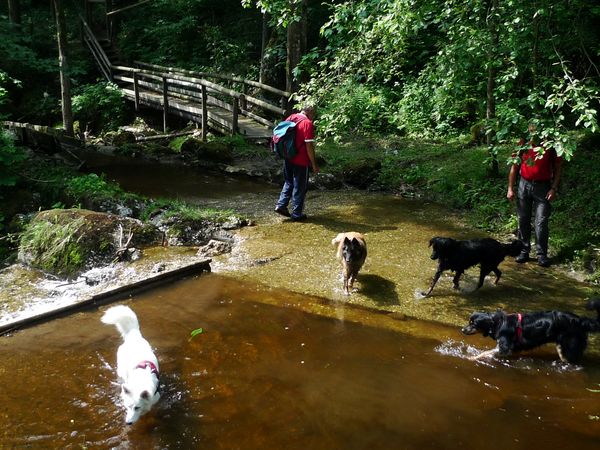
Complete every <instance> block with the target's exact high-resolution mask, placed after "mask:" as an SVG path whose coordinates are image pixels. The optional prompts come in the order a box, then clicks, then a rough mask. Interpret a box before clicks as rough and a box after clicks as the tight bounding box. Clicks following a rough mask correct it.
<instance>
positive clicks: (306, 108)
mask: <svg viewBox="0 0 600 450" xmlns="http://www.w3.org/2000/svg"><path fill="white" fill-rule="evenodd" d="M316 110H317V106H316V105H315V104H314V103H312V102H306V103H304V104H303V105H302V109H301V110H300V111H302V112H313V113H314V112H315V111H316Z"/></svg>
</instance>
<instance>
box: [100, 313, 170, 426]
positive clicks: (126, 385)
mask: <svg viewBox="0 0 600 450" xmlns="http://www.w3.org/2000/svg"><path fill="white" fill-rule="evenodd" d="M101 320H102V322H104V323H106V324H110V325H115V326H116V327H117V330H119V333H121V336H122V337H123V343H122V344H121V345H120V346H119V350H118V351H117V375H118V376H119V378H120V379H121V398H122V399H123V404H124V406H125V410H126V412H127V413H126V416H125V422H127V424H128V425H131V424H132V423H134V422H135V421H137V420H138V419H139V418H140V417H141V416H143V415H144V414H146V413H147V412H148V411H150V409H151V408H152V406H153V405H154V404H155V403H156V402H157V401H158V399H159V398H160V393H159V392H158V375H159V372H158V359H157V358H156V356H155V355H154V352H153V351H152V348H151V347H150V344H149V343H148V341H147V340H146V339H144V337H143V336H142V333H141V332H140V325H139V322H138V319H137V316H136V315H135V313H134V312H133V311H132V310H131V308H129V307H128V306H124V305H118V306H113V307H112V308H109V309H108V310H107V311H106V312H105V313H104V315H103V316H102V319H101Z"/></svg>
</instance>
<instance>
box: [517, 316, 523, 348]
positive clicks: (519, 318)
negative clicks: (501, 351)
mask: <svg viewBox="0 0 600 450" xmlns="http://www.w3.org/2000/svg"><path fill="white" fill-rule="evenodd" d="M522 321H523V316H522V315H521V313H517V341H518V342H522V341H523V326H522V324H521V322H522Z"/></svg>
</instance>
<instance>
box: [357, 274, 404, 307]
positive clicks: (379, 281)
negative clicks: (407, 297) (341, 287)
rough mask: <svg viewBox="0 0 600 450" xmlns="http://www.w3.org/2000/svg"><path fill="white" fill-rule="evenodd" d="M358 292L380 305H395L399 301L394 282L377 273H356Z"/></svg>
mask: <svg viewBox="0 0 600 450" xmlns="http://www.w3.org/2000/svg"><path fill="white" fill-rule="evenodd" d="M358 281H359V282H360V293H361V294H363V295H364V296H366V297H369V298H370V299H371V300H373V301H375V302H377V303H378V304H380V305H397V304H398V303H399V300H398V293H397V292H396V284H395V283H393V282H392V281H390V280H387V279H385V278H382V277H380V276H379V275H373V274H364V275H361V274H359V275H358Z"/></svg>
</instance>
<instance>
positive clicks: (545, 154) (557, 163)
mask: <svg viewBox="0 0 600 450" xmlns="http://www.w3.org/2000/svg"><path fill="white" fill-rule="evenodd" d="M528 131H529V140H528V142H527V141H526V140H525V139H521V141H519V146H520V147H525V146H526V148H525V149H521V150H520V151H519V155H518V156H519V158H520V162H519V163H515V164H513V165H512V166H511V168H510V172H509V174H508V192H507V194H506V198H508V200H510V201H512V200H514V198H515V192H514V190H513V188H514V185H515V181H516V179H517V174H519V175H520V180H519V185H518V189H517V195H516V197H517V216H518V219H519V239H520V240H521V241H522V242H523V245H524V250H523V251H522V252H521V254H520V255H519V256H517V257H516V258H515V261H516V262H518V263H524V262H526V261H528V260H529V252H530V250H531V244H530V239H531V217H532V215H534V217H535V221H534V227H535V244H536V256H537V261H538V264H539V265H540V266H542V267H548V266H550V259H549V258H548V236H549V229H548V220H549V219H550V213H551V212H552V206H551V202H552V201H553V200H554V199H555V198H556V192H557V190H558V184H559V182H560V176H561V174H562V161H563V160H562V158H561V157H560V156H558V155H557V154H556V151H555V150H554V149H544V148H543V143H542V145H541V147H542V152H541V153H540V152H538V151H537V150H536V149H539V148H540V145H539V139H538V136H537V130H536V126H535V124H533V123H530V124H529V126H528ZM515 156H516V155H515Z"/></svg>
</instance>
